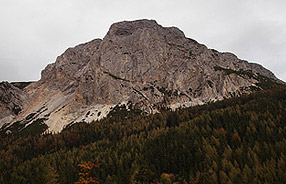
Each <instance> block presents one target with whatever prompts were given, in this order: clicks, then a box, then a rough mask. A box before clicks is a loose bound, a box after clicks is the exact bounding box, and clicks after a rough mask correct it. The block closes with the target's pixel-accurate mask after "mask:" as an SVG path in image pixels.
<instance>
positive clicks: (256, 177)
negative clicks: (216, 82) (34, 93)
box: [0, 86, 286, 184]
mask: <svg viewBox="0 0 286 184" xmlns="http://www.w3.org/2000/svg"><path fill="white" fill-rule="evenodd" d="M0 139H1V140H0V183H5V184H10V183H15V184H20V183H21V184H39V183H43V184H44V183H47V184H51V183H52V184H57V183H67V184H69V183H75V182H76V181H78V179H79V177H80V176H79V175H78V173H79V172H80V168H79V166H78V164H80V163H87V162H89V161H91V162H92V163H100V168H97V170H96V172H95V173H92V174H93V176H94V177H96V178H98V179H99V180H100V181H101V183H107V184H108V183H112V184H115V183H118V184H121V183H122V184H125V183H176V182H177V183H286V172H285V170H286V155H285V154H286V88H285V87H284V86H280V87H277V88H275V89H272V90H265V91H259V92H256V93H253V94H251V95H248V96H242V97H239V98H232V99H226V100H224V101H221V102H216V103H210V104H206V105H203V106H197V107H192V108H185V109H179V110H177V111H175V112H172V111H164V112H162V113H159V114H154V115H149V116H142V115H140V113H139V112H137V111H132V112H127V111H126V110H125V109H124V108H121V109H120V108H118V109H116V111H114V112H113V114H111V115H110V116H108V117H107V118H105V119H103V120H101V121H96V122H92V123H90V124H86V123H78V124H74V125H72V126H71V127H68V128H66V129H65V130H64V131H62V132H61V133H60V134H55V135H53V134H45V135H30V136H20V135H16V134H15V135H8V136H3V137H1V138H0Z"/></svg>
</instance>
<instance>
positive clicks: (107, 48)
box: [0, 20, 282, 132]
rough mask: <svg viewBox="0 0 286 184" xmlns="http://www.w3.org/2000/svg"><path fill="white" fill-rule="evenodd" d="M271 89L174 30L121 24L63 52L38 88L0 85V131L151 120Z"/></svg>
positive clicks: (257, 73) (257, 74)
mask: <svg viewBox="0 0 286 184" xmlns="http://www.w3.org/2000/svg"><path fill="white" fill-rule="evenodd" d="M277 82H278V83H281V82H282V81H280V80H279V79H277V78H276V77H275V76H274V74H273V73H272V72H270V71H269V70H267V69H265V68H263V67H262V66H261V65H258V64H254V63H249V62H247V61H243V60H240V59H238V58H237V57H236V56H235V55H234V54H231V53H221V52H218V51H216V50H213V49H208V48H207V47H206V46H204V45H202V44H200V43H198V42H196V41H195V40H192V39H190V38H186V37H185V35H184V33H183V32H182V31H181V30H179V29H178V28H175V27H162V26H161V25H159V24H157V23H156V21H154V20H137V21H124V22H119V23H115V24H113V25H112V26H111V27H110V29H109V31H108V33H107V34H106V36H105V37H104V38H103V39H102V40H101V39H95V40H92V41H90V42H88V43H85V44H80V45H78V46H76V47H74V48H69V49H67V50H66V51H65V52H64V53H63V54H62V55H61V56H59V57H58V58H57V59H56V61H55V63H52V64H49V65H48V66H47V67H46V68H45V69H44V70H43V71H42V73H41V79H40V80H39V81H37V82H33V83H31V84H29V85H27V86H26V87H24V88H23V89H19V88H18V87H16V86H14V85H12V84H9V83H7V82H5V83H1V88H0V89H1V91H0V97H1V99H0V100H1V116H0V118H1V120H0V123H1V124H0V126H1V125H2V129H3V128H4V129H5V130H6V131H8V130H9V131H8V132H11V131H12V132H13V131H22V130H24V129H28V128H30V129H31V128H32V127H40V128H39V129H40V130H41V131H42V130H45V129H47V131H50V132H60V131H61V130H62V129H63V128H64V127H66V126H68V125H71V124H73V123H76V122H91V121H92V120H98V119H101V118H103V117H105V116H107V114H108V113H110V112H111V111H113V110H114V109H116V107H118V106H123V107H125V108H127V109H128V110H132V109H136V110H140V111H141V112H142V113H155V112H158V111H161V110H163V109H166V108H171V109H176V108H179V107H189V106H194V105H198V104H205V103H208V102H212V101H217V100H222V99H224V98H230V97H234V96H239V95H242V94H249V93H252V92H253V91H257V90H261V89H264V88H267V85H268V84H270V83H277ZM7 101H8V102H10V103H6V102H7ZM15 108H16V109H15ZM2 112H3V113H2Z"/></svg>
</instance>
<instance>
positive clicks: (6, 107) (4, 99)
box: [0, 82, 28, 128]
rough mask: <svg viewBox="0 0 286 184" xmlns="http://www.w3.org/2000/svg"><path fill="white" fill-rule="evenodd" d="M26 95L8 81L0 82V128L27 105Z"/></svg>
mask: <svg viewBox="0 0 286 184" xmlns="http://www.w3.org/2000/svg"><path fill="white" fill-rule="evenodd" d="M27 102H28V95H27V94H26V93H25V92H24V91H22V90H21V89H19V88H17V87H15V86H14V85H12V84H10V83H8V82H1V83H0V128H1V127H2V125H4V124H5V123H9V121H11V120H12V119H13V118H14V117H15V116H17V115H18V114H19V113H21V111H22V110H23V108H25V106H26V105H27V104H26V103H27Z"/></svg>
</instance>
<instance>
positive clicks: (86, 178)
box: [75, 161, 101, 184]
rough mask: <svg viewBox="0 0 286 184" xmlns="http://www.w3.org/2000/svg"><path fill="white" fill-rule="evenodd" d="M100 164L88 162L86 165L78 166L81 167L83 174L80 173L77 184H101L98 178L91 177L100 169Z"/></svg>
mask: <svg viewBox="0 0 286 184" xmlns="http://www.w3.org/2000/svg"><path fill="white" fill-rule="evenodd" d="M100 165H101V164H100V163H99V164H94V163H92V162H90V161H88V162H87V163H85V164H78V166H79V167H81V172H80V173H78V175H80V177H79V179H78V181H77V182H75V184H94V183H100V182H99V181H97V178H95V177H92V176H90V172H91V171H92V170H93V169H95V168H98V167H100Z"/></svg>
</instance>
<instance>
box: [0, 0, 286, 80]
mask: <svg viewBox="0 0 286 184" xmlns="http://www.w3.org/2000/svg"><path fill="white" fill-rule="evenodd" d="M285 8H286V1H285V0H272V1H270V0H172V1H169V0H143V1H142V0H140V1H137V0H0V23H1V24H0V26H1V27H0V28H1V29H0V81H3V80H8V81H29V80H39V79H40V72H41V70H42V69H44V68H45V66H46V65H47V64H49V63H53V62H54V61H55V59H56V57H57V56H58V55H60V54H61V53H63V52H64V51H65V50H66V49H67V48H68V47H72V46H75V45H77V44H79V43H83V42H87V41H90V40H92V39H95V38H103V37H104V35H105V34H106V33H107V31H108V29H109V27H110V25H111V24H112V23H114V22H118V21H123V20H136V19H143V18H147V19H154V20H156V21H157V22H158V23H159V24H161V25H162V26H176V27H178V28H179V29H181V30H182V31H183V32H184V33H185V35H186V36H187V37H190V38H193V39H195V40H197V41H198V42H200V43H203V44H205V45H206V46H208V47H209V48H214V49H216V50H219V51H221V52H232V53H234V54H236V55H237V56H238V57H239V58H241V59H245V60H248V61H250V62H255V63H259V64H261V65H263V66H264V67H266V68H268V69H270V70H271V71H273V72H274V73H275V74H276V76H277V77H278V78H280V79H282V80H284V81H286V61H285V59H286V11H285Z"/></svg>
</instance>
